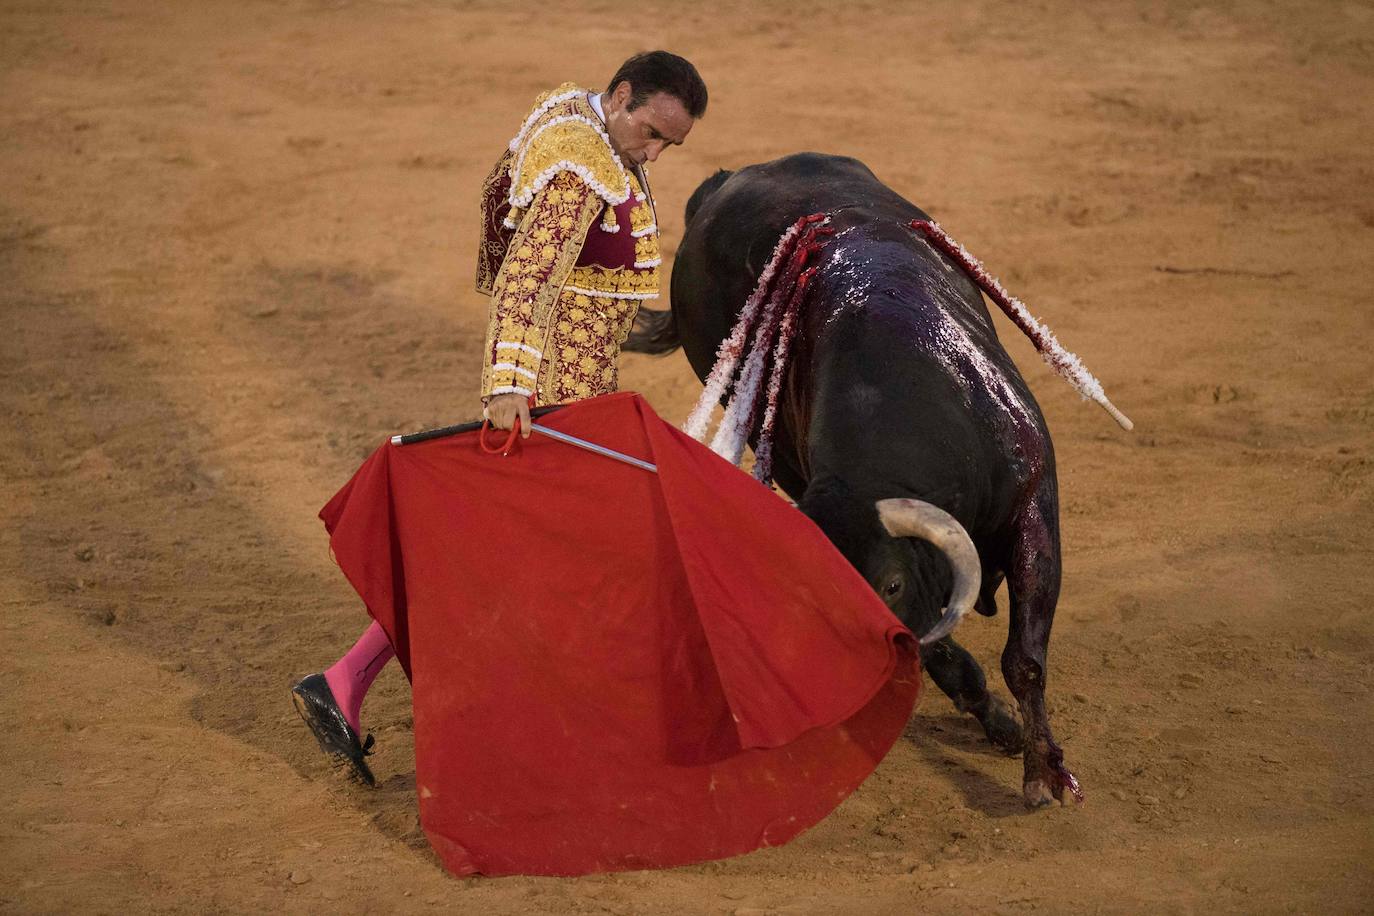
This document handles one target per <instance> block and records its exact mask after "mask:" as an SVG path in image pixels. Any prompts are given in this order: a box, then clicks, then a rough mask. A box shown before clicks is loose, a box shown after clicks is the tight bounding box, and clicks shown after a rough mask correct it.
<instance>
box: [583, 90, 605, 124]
mask: <svg viewBox="0 0 1374 916" xmlns="http://www.w3.org/2000/svg"><path fill="white" fill-rule="evenodd" d="M587 101H589V102H591V103H592V110H593V111H595V112H596V116H597V117H598V118H600V119H601V123H602V124H605V123H606V112H605V111H603V110H602V108H601V93H599V92H589V93H587Z"/></svg>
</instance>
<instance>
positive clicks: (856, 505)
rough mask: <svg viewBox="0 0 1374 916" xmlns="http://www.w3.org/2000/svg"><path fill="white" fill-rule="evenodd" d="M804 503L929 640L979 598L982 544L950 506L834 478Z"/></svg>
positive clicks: (801, 505)
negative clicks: (874, 496) (878, 493)
mask: <svg viewBox="0 0 1374 916" xmlns="http://www.w3.org/2000/svg"><path fill="white" fill-rule="evenodd" d="M799 508H801V509H802V510H803V511H805V512H806V514H807V515H809V516H810V517H811V519H812V520H813V521H814V522H816V524H817V525H819V526H820V528H821V530H822V531H824V532H825V533H826V536H827V537H829V538H830V540H831V541H832V542H833V543H834V544H835V546H836V547H838V548H839V550H840V552H841V553H843V554H844V555H845V557H846V559H848V560H849V562H850V563H852V564H853V565H854V567H855V568H856V569H857V570H858V571H859V572H860V574H862V575H863V576H864V578H865V579H867V580H868V583H869V585H871V586H872V587H873V589H874V591H876V592H877V593H878V596H879V597H880V598H882V599H883V601H884V602H886V604H887V606H888V607H889V608H890V609H891V610H892V613H893V614H895V615H896V616H897V618H898V619H899V620H901V621H902V622H903V623H904V624H906V625H907V626H909V627H910V628H911V629H912V630H914V631H916V632H917V633H920V634H921V644H922V645H930V644H931V643H934V642H936V641H938V640H940V639H943V638H944V637H946V636H948V635H949V634H950V632H951V631H953V629H954V628H955V626H956V625H958V623H959V620H960V619H961V618H962V617H963V616H964V614H966V613H968V610H969V608H971V607H973V605H974V602H975V601H976V600H977V598H978V591H979V587H980V585H981V581H982V580H981V571H980V566H979V562H978V551H977V549H976V548H975V547H974V545H973V541H972V540H971V539H970V538H969V536H968V533H967V532H966V531H965V530H964V528H963V526H962V525H960V524H959V522H958V521H956V520H955V519H954V517H953V516H951V515H950V514H949V513H947V512H945V511H944V510H943V509H940V508H939V507H937V506H934V505H932V504H930V503H928V502H923V501H922V500H918V499H881V500H877V501H873V500H871V499H865V498H862V497H860V496H859V495H858V494H856V493H854V492H852V491H851V489H850V488H849V486H848V485H847V484H845V483H844V482H842V481H839V480H836V479H834V478H831V479H829V480H827V481H825V482H822V483H821V484H820V485H819V486H818V485H815V484H813V485H812V486H811V487H808V489H807V491H806V493H805V495H804V496H803V497H802V499H801V501H800V503H799ZM911 538H918V539H920V540H921V541H926V542H928V544H929V546H926V545H922V544H921V543H920V541H912V540H909V539H911ZM932 548H933V549H932ZM942 558H943V559H942ZM946 561H947V562H946ZM946 598H948V601H947V602H946ZM941 605H944V607H943V609H942V608H941ZM923 630H924V632H922V631H923Z"/></svg>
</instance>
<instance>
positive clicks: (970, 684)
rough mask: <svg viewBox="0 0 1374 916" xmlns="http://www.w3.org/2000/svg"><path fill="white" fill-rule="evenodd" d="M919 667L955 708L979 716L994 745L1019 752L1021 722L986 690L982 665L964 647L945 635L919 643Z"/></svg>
mask: <svg viewBox="0 0 1374 916" xmlns="http://www.w3.org/2000/svg"><path fill="white" fill-rule="evenodd" d="M931 623H932V624H933V623H934V621H931ZM921 667H922V668H923V669H925V671H926V673H928V674H929V675H930V679H931V680H933V681H934V682H935V685H936V686H937V687H939V688H940V689H941V690H942V691H944V693H945V695H946V696H948V697H949V698H950V699H951V700H953V701H954V706H955V708H956V709H958V710H959V711H960V712H965V713H968V714H969V715H971V716H973V717H974V718H975V719H977V720H978V723H979V724H980V725H982V726H983V732H984V734H986V735H987V736H988V740H989V741H991V742H992V743H993V745H994V746H995V747H997V748H998V749H999V750H1001V751H1003V752H1005V753H1007V754H1019V753H1021V748H1022V741H1021V723H1019V722H1017V721H1016V716H1015V715H1014V714H1013V713H1012V711H1011V707H1009V706H1008V705H1007V704H1006V703H1004V702H1002V700H1000V699H998V698H997V697H996V696H995V695H993V694H992V693H991V692H989V691H988V682H987V678H986V677H984V676H983V669H982V668H981V667H979V665H978V662H977V661H975V660H974V658H973V656H972V655H970V654H969V652H968V650H967V649H965V648H964V647H963V646H961V645H959V644H958V643H957V642H955V641H954V638H953V637H951V636H946V637H945V638H944V639H942V640H940V641H939V642H936V643H935V644H933V645H929V646H922V647H921Z"/></svg>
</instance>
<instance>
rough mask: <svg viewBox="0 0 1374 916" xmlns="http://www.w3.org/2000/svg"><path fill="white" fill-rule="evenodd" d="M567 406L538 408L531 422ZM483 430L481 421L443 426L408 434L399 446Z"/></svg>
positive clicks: (402, 438)
mask: <svg viewBox="0 0 1374 916" xmlns="http://www.w3.org/2000/svg"><path fill="white" fill-rule="evenodd" d="M566 406H567V405H565V404H549V405H548V406H546V407H536V408H534V409H533V410H531V411H530V420H531V421H533V420H534V419H535V418H536V417H542V416H544V415H545V414H550V413H553V412H554V411H555V410H562V409H563V408H564V407H566ZM481 428H482V421H481V420H473V421H472V422H471V423H459V424H458V425H456V426H441V427H439V428H438V429H424V430H421V431H420V432H418V433H406V434H405V435H404V436H402V437H401V440H400V442H399V443H397V444H398V445H414V444H415V443H416V442H428V441H429V440H430V439H443V438H445V437H447V436H457V435H459V434H461V433H472V432H476V431H477V430H479V429H481Z"/></svg>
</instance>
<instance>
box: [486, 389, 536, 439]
mask: <svg viewBox="0 0 1374 916" xmlns="http://www.w3.org/2000/svg"><path fill="white" fill-rule="evenodd" d="M484 413H485V414H486V417H487V419H488V420H490V421H491V425H492V426H493V427H494V428H496V429H510V428H511V427H512V426H514V425H515V421H516V419H517V418H518V419H519V420H520V438H522V439H528V438H529V437H530V402H529V400H528V399H526V397H525V396H524V395H523V394H514V393H511V394H498V395H497V396H496V397H494V398H492V399H491V400H489V401H487V409H486V410H485V411H484Z"/></svg>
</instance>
